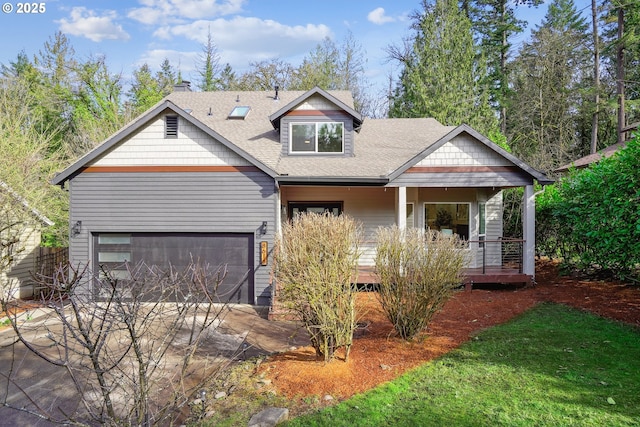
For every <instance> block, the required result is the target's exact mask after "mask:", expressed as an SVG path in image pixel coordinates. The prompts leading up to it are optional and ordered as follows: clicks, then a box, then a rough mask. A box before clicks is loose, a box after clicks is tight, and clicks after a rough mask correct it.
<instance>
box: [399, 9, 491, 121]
mask: <svg viewBox="0 0 640 427" xmlns="http://www.w3.org/2000/svg"><path fill="white" fill-rule="evenodd" d="M423 8H424V10H423V12H422V13H420V14H417V15H416V16H414V23H413V29H414V31H415V35H414V37H413V39H412V40H411V50H410V51H407V52H405V53H404V54H402V55H399V56H398V55H396V57H395V59H398V60H400V61H401V63H402V66H403V67H404V68H403V70H402V74H401V77H400V81H399V83H398V87H397V88H396V93H395V94H394V97H393V100H392V104H391V108H390V112H389V115H390V116H391V117H433V118H435V119H437V120H438V121H440V122H441V123H443V124H446V125H460V124H463V123H466V124H469V125H470V126H472V127H474V128H475V129H477V130H479V131H480V132H484V133H489V132H491V131H494V130H495V129H496V128H497V120H496V117H495V115H494V113H493V111H492V110H491V107H490V105H489V92H488V90H487V88H486V87H485V86H484V85H482V84H481V83H482V82H483V81H485V76H486V69H485V68H484V66H483V61H482V60H478V55H477V50H476V46H475V44H474V42H473V37H472V34H471V22H470V21H469V19H468V18H467V17H466V16H465V15H464V14H463V13H462V12H461V11H460V10H459V9H458V6H457V3H456V1H454V0H436V2H435V4H434V5H430V4H429V3H428V2H427V1H423Z"/></svg>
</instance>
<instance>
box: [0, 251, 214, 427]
mask: <svg viewBox="0 0 640 427" xmlns="http://www.w3.org/2000/svg"><path fill="white" fill-rule="evenodd" d="M122 271H123V270H121V269H119V274H118V275H117V276H116V275H115V274H114V272H112V271H108V270H105V269H103V270H102V271H101V272H100V273H99V274H98V275H97V276H98V277H92V276H91V275H90V274H89V272H88V270H87V269H86V268H74V267H73V266H71V265H61V266H60V267H59V268H58V270H57V271H56V273H55V274H54V276H53V277H48V278H47V277H39V278H38V281H39V286H43V287H46V288H47V291H46V292H45V293H44V294H46V295H48V300H47V301H46V304H47V305H48V306H49V307H50V308H51V309H52V312H51V315H50V318H49V319H47V321H45V322H38V325H39V326H38V327H37V328H38V330H37V331H35V330H34V329H32V328H31V327H30V326H29V324H28V322H21V321H20V320H18V318H16V317H14V318H12V319H11V323H12V326H13V329H14V331H15V333H16V335H17V337H18V339H19V340H20V341H21V342H22V343H23V344H24V345H25V346H26V347H27V348H28V349H29V350H30V351H31V352H33V353H34V354H36V355H37V356H39V357H40V358H42V359H44V360H45V361H47V362H48V363H50V364H52V365H56V366H61V367H64V369H65V370H66V373H67V376H68V377H69V378H70V379H71V381H72V383H73V385H74V386H75V389H76V391H77V393H78V395H79V396H80V401H81V402H80V403H81V404H80V405H79V406H80V408H78V409H77V410H76V413H73V414H65V415H66V421H69V420H71V421H73V423H74V424H79V425H93V424H96V423H98V424H100V425H118V426H122V425H129V426H151V425H168V424H170V423H172V421H173V420H174V419H175V418H176V417H177V414H179V413H180V411H184V410H185V408H186V407H187V404H188V402H189V401H190V398H192V396H193V395H194V393H195V392H197V391H199V390H200V389H201V388H202V387H203V386H204V381H205V380H206V378H207V376H208V375H211V374H212V373H214V372H215V369H216V366H219V365H216V363H214V362H215V357H216V356H217V354H213V355H198V357H197V358H196V357H195V355H196V353H197V352H198V350H199V348H200V346H201V344H202V342H203V340H204V339H206V338H207V335H208V334H209V333H210V332H211V329H212V328H215V326H217V325H218V324H219V322H220V321H221V318H222V316H223V314H224V312H225V311H226V306H225V305H220V304H216V305H214V304H212V302H213V301H214V299H213V295H214V294H215V292H216V289H217V288H218V285H219V283H220V281H221V279H222V278H223V277H224V268H222V267H219V268H215V269H211V268H208V267H207V266H203V265H200V264H196V263H192V264H191V265H189V266H188V267H187V268H185V269H184V270H179V271H178V270H176V269H174V268H169V269H159V268H156V267H149V266H147V265H145V264H136V265H126V274H125V275H124V276H126V279H122V277H123V274H122ZM118 277H120V278H118ZM3 308H6V301H3ZM43 325H44V326H43ZM34 328H35V327H34ZM43 328H44V329H43ZM43 340H44V342H43ZM211 356H213V358H211ZM28 397H29V396H27V398H28ZM3 403H4V404H5V406H8V405H7V404H6V401H5V402H3ZM17 409H21V408H17ZM38 409H39V408H38ZM22 410H24V408H22ZM32 413H33V415H36V416H38V417H40V418H45V419H48V420H50V421H57V422H60V421H59V420H56V419H54V418H53V417H52V416H51V415H50V414H45V413H43V411H41V410H33V411H32Z"/></svg>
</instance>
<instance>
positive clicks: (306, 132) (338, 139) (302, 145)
mask: <svg viewBox="0 0 640 427" xmlns="http://www.w3.org/2000/svg"><path fill="white" fill-rule="evenodd" d="M290 144H291V145H290V151H289V152H290V153H343V152H344V125H343V124H342V123H341V122H316V123H291V141H290Z"/></svg>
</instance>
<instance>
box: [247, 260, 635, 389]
mask: <svg viewBox="0 0 640 427" xmlns="http://www.w3.org/2000/svg"><path fill="white" fill-rule="evenodd" d="M536 282H537V283H536V285H535V286H530V287H521V286H517V285H502V286H497V285H496V286H493V287H491V288H489V287H484V288H474V289H473V290H472V291H470V292H468V291H460V292H457V293H456V294H455V296H454V297H453V298H452V299H451V300H450V301H448V302H447V304H446V305H445V307H444V308H443V310H442V311H441V312H440V313H438V314H437V315H436V316H435V317H434V319H433V321H432V322H431V324H430V325H429V328H428V330H427V331H426V333H425V334H424V335H423V336H421V337H419V338H417V339H416V340H414V341H412V342H405V341H402V340H400V339H398V338H397V337H396V336H395V334H394V332H393V328H392V326H391V324H390V322H389V321H387V320H386V318H385V317H384V315H383V313H382V311H381V309H380V306H379V304H378V302H377V301H376V298H375V295H374V294H371V293H362V294H361V295H359V300H358V309H359V312H360V313H363V314H361V319H362V320H363V321H366V322H368V323H369V326H368V328H367V330H366V331H365V333H364V335H363V336H361V337H358V338H356V339H355V340H354V344H353V346H352V349H351V353H350V355H349V360H348V361H347V362H344V357H338V358H337V360H334V361H333V362H331V363H328V364H325V363H324V362H321V361H317V360H316V356H315V351H314V350H313V349H312V348H311V347H303V348H298V349H296V350H293V351H290V352H287V353H283V354H279V355H276V356H274V357H272V358H271V359H269V360H268V361H267V362H265V363H263V364H262V366H261V368H260V371H261V372H263V373H264V374H265V375H266V377H267V378H269V379H271V380H272V385H273V386H274V387H275V388H276V389H277V391H278V392H279V393H282V394H284V395H287V396H289V397H290V398H294V397H298V398H300V397H305V396H317V397H320V398H322V397H323V396H325V395H331V396H333V397H334V398H338V399H343V398H347V397H350V396H352V395H354V394H356V393H360V392H363V391H365V390H368V389H370V388H372V387H375V386H376V385H378V384H380V383H383V382H385V381H388V380H391V379H393V378H395V377H397V376H398V375H400V374H402V373H403V372H406V371H407V370H409V369H411V368H414V367H416V366H418V365H420V364H422V363H424V362H427V361H429V360H431V359H433V358H436V357H438V356H441V355H442V354H444V353H446V352H448V351H450V350H451V349H453V348H455V347H457V346H459V345H460V344H461V343H463V342H465V341H467V340H468V339H469V338H470V337H472V336H473V335H474V334H475V333H477V332H478V331H479V330H482V329H486V328H489V327H491V326H494V325H497V324H500V323H504V322H506V321H508V320H509V319H512V318H513V317H514V316H517V315H519V314H521V313H523V312H524V311H526V310H527V309H529V308H531V307H533V306H534V305H536V304H538V303H540V302H556V303H562V304H567V305H570V306H573V307H576V308H579V309H584V310H589V311H591V312H593V313H595V314H597V315H600V316H604V317H608V318H611V319H615V320H618V321H622V322H626V323H629V324H631V325H635V326H640V288H639V287H637V286H630V285H626V284H624V283H618V282H612V281H599V280H593V281H591V280H583V279H579V278H572V277H561V276H559V275H558V266H557V264H555V263H553V262H551V261H540V262H538V264H537V270H536Z"/></svg>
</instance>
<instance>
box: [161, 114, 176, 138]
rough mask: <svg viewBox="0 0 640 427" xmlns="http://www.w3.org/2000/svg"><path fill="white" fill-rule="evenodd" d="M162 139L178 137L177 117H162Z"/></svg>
mask: <svg viewBox="0 0 640 427" xmlns="http://www.w3.org/2000/svg"><path fill="white" fill-rule="evenodd" d="M164 137H165V138H177V137H178V116H165V117H164Z"/></svg>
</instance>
